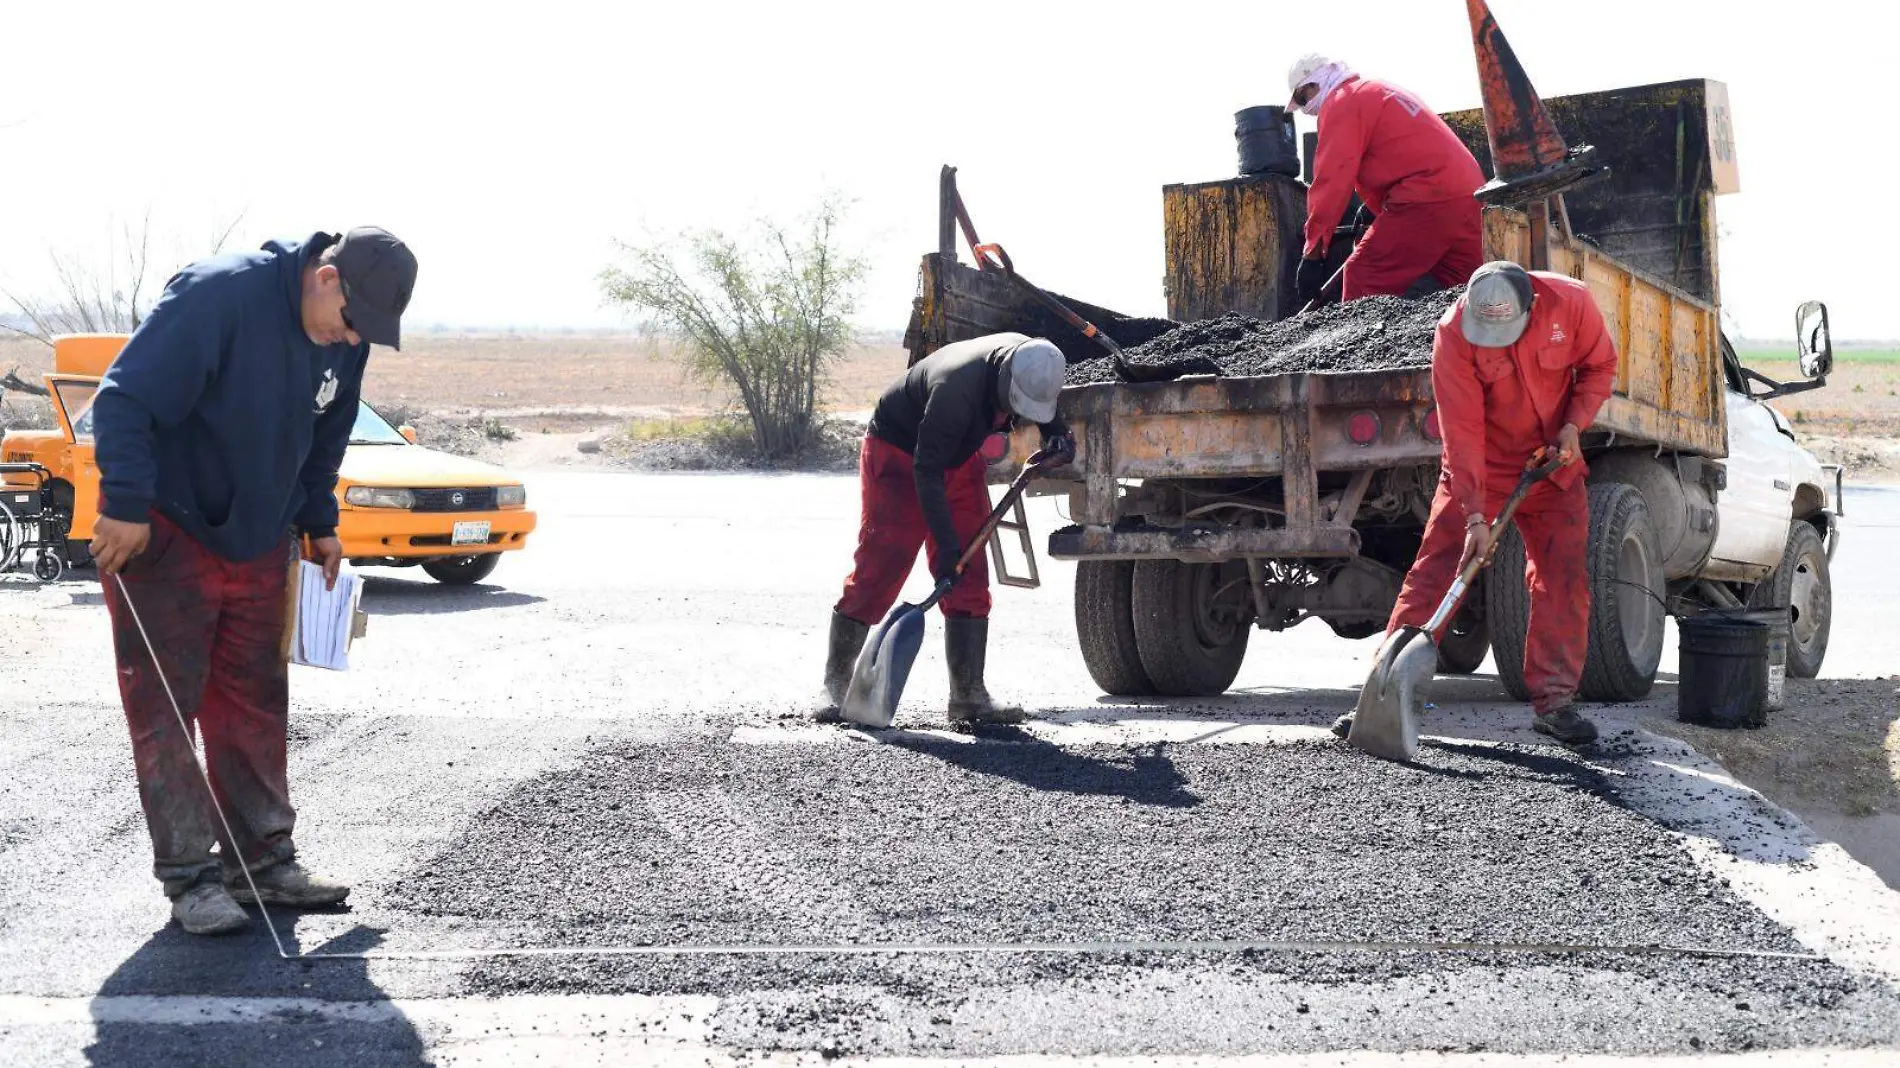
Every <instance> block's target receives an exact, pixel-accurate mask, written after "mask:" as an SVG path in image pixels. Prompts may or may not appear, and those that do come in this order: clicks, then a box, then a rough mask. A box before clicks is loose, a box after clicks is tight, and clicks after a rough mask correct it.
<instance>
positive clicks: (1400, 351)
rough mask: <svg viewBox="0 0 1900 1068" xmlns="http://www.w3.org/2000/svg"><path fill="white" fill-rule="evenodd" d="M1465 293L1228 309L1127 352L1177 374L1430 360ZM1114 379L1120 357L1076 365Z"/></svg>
mask: <svg viewBox="0 0 1900 1068" xmlns="http://www.w3.org/2000/svg"><path fill="white" fill-rule="evenodd" d="M1463 292H1464V289H1463V287H1462V286H1461V287H1457V288H1454V289H1446V290H1440V291H1439V292H1437V293H1431V294H1428V295H1426V296H1423V297H1419V298H1417V299H1407V298H1404V297H1363V298H1361V299H1359V300H1355V301H1353V302H1352V303H1350V304H1331V305H1328V306H1326V307H1324V308H1320V309H1318V310H1316V311H1312V312H1309V313H1307V314H1305V315H1299V316H1295V317H1293V318H1291V319H1282V320H1280V321H1279V322H1268V321H1267V320H1264V319H1255V318H1253V317H1251V316H1247V315H1240V314H1230V315H1223V316H1221V317H1220V318H1218V319H1206V320H1203V321H1201V322H1198V323H1188V324H1187V325H1185V326H1182V327H1179V328H1178V329H1175V330H1170V331H1169V332H1167V333H1165V334H1163V335H1161V336H1160V337H1158V338H1155V339H1154V340H1152V341H1149V342H1147V343H1145V344H1141V345H1135V346H1133V347H1130V348H1129V349H1127V350H1126V351H1125V352H1124V354H1123V355H1124V356H1125V357H1126V358H1127V361H1128V362H1129V363H1130V364H1132V365H1134V366H1137V367H1143V368H1147V367H1153V368H1165V369H1166V370H1167V372H1168V374H1169V375H1170V376H1171V377H1176V378H1178V377H1181V376H1183V375H1192V374H1218V375H1225V376H1229V377H1241V376H1247V375H1278V374H1291V373H1294V372H1299V371H1381V370H1391V369H1397V368H1408V367H1429V366H1430V365H1431V362H1432V331H1433V329H1434V328H1435V327H1436V326H1437V325H1438V320H1439V319H1440V318H1441V317H1443V316H1444V314H1445V309H1446V308H1448V307H1450V306H1451V305H1452V303H1453V302H1455V301H1456V300H1457V299H1458V295H1459V294H1460V293H1463ZM1111 336H1112V335H1111ZM1070 355H1071V357H1073V356H1074V355H1075V353H1071V354H1070ZM1114 381H1117V379H1116V377H1115V365H1114V361H1112V360H1110V359H1107V358H1106V357H1097V356H1095V355H1094V354H1092V353H1091V354H1089V355H1088V357H1087V358H1086V359H1082V360H1077V361H1073V362H1071V363H1070V364H1069V373H1068V384H1069V385H1072V386H1079V385H1087V384H1090V383H1094V382H1114Z"/></svg>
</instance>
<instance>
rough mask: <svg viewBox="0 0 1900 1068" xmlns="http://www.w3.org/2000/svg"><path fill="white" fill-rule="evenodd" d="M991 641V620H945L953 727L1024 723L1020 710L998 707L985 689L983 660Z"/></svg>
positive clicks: (951, 722)
mask: <svg viewBox="0 0 1900 1068" xmlns="http://www.w3.org/2000/svg"><path fill="white" fill-rule="evenodd" d="M989 640H990V621H989V620H987V619H949V618H946V619H944V621H943V655H944V659H945V660H947V661H949V663H950V725H951V726H953V727H964V726H970V727H973V726H977V725H979V724H992V723H993V724H1005V723H1021V722H1022V721H1023V720H1025V719H1028V718H1029V717H1028V716H1026V715H1024V714H1023V710H1022V709H1020V708H1014V707H1010V706H1006V705H998V704H997V703H996V702H994V701H992V700H990V692H989V690H987V689H985V688H984V686H983V659H984V652H985V649H986V647H987V646H988V645H989Z"/></svg>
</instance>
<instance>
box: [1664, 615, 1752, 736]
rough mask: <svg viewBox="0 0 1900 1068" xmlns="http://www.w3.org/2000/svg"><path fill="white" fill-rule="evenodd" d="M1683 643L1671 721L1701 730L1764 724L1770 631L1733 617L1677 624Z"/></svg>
mask: <svg viewBox="0 0 1900 1068" xmlns="http://www.w3.org/2000/svg"><path fill="white" fill-rule="evenodd" d="M1676 627H1677V630H1678V632H1679V633H1680V634H1681V637H1682V648H1681V658H1682V659H1681V664H1680V667H1679V668H1678V674H1679V676H1680V678H1679V681H1678V685H1677V688H1676V716H1677V718H1678V719H1681V720H1682V721H1683V722H1684V723H1698V724H1701V725H1703V726H1705V727H1759V726H1761V725H1762V724H1763V723H1765V722H1767V708H1766V705H1767V700H1768V637H1769V627H1768V624H1766V623H1758V622H1756V621H1754V620H1752V619H1744V618H1740V617H1738V616H1722V615H1713V614H1711V615H1702V616H1690V617H1688V618H1685V619H1681V620H1678V621H1677V623H1676Z"/></svg>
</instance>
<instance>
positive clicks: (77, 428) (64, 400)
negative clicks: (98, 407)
mask: <svg viewBox="0 0 1900 1068" xmlns="http://www.w3.org/2000/svg"><path fill="white" fill-rule="evenodd" d="M53 388H54V389H55V390H57V391H58V392H59V406H60V407H61V408H64V409H66V418H67V419H70V420H72V424H73V440H74V441H89V440H91V439H92V395H93V394H94V393H97V392H99V383H97V382H54V383H53Z"/></svg>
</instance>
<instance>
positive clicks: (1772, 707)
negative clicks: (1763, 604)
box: [1734, 608, 1794, 712]
mask: <svg viewBox="0 0 1900 1068" xmlns="http://www.w3.org/2000/svg"><path fill="white" fill-rule="evenodd" d="M1734 618H1740V619H1746V620H1748V621H1750V622H1753V623H1760V624H1763V625H1765V626H1766V627H1767V628H1768V690H1767V693H1766V695H1765V696H1764V697H1763V699H1762V706H1761V710H1762V711H1763V712H1779V711H1781V710H1782V708H1783V707H1785V706H1786V704H1787V700H1786V698H1787V688H1788V643H1789V642H1791V641H1793V640H1794V619H1793V618H1792V616H1791V615H1790V613H1789V611H1788V610H1787V609H1786V608H1761V609H1756V610H1754V611H1750V612H1742V613H1740V615H1739V616H1738V617H1734Z"/></svg>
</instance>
